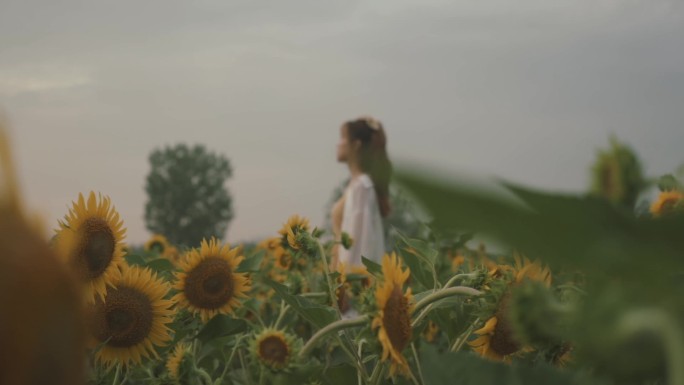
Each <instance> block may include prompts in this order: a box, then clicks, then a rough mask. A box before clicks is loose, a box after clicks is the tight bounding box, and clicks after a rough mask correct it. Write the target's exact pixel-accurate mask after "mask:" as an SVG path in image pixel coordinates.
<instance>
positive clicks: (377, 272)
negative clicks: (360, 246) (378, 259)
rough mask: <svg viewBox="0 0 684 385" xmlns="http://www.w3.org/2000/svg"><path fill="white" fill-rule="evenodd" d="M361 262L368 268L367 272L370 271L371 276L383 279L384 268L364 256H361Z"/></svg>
mask: <svg viewBox="0 0 684 385" xmlns="http://www.w3.org/2000/svg"><path fill="white" fill-rule="evenodd" d="M361 262H363V265H364V266H366V270H368V272H369V273H370V274H371V275H373V276H375V277H382V266H380V265H379V264H377V263H375V262H374V261H371V260H370V259H368V258H366V257H364V256H361Z"/></svg>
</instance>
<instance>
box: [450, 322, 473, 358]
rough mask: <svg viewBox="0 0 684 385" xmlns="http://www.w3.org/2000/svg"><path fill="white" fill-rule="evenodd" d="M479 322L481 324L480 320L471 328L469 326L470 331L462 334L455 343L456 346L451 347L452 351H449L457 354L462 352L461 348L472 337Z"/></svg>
mask: <svg viewBox="0 0 684 385" xmlns="http://www.w3.org/2000/svg"><path fill="white" fill-rule="evenodd" d="M478 322H480V319H479V318H477V319H475V322H473V323H472V324H470V326H468V329H467V330H466V331H465V332H464V333H463V334H461V335H460V336H459V337H458V338H457V339H456V341H454V344H453V345H452V346H451V349H449V351H452V352H457V351H459V350H461V347H462V346H463V344H464V343H465V342H466V341H467V340H468V337H470V335H471V334H473V329H475V325H477V323H478Z"/></svg>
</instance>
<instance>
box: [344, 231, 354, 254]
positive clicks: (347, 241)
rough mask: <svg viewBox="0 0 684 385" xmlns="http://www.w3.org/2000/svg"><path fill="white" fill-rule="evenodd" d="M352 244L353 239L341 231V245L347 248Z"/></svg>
mask: <svg viewBox="0 0 684 385" xmlns="http://www.w3.org/2000/svg"><path fill="white" fill-rule="evenodd" d="M353 244H354V240H353V239H352V238H351V237H350V236H349V234H347V233H346V232H344V231H343V232H342V247H344V248H345V249H347V250H349V249H350V248H351V247H352V245H353Z"/></svg>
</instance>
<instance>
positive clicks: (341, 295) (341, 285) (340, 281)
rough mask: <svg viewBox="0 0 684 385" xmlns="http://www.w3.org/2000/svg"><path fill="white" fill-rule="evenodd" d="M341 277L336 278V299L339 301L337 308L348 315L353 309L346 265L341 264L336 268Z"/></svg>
mask: <svg viewBox="0 0 684 385" xmlns="http://www.w3.org/2000/svg"><path fill="white" fill-rule="evenodd" d="M336 270H337V272H338V273H339V275H338V276H337V278H336V283H337V287H336V288H335V297H336V299H337V308H338V309H340V311H341V312H342V313H346V312H347V310H349V308H350V307H351V304H350V302H349V301H350V296H351V293H350V289H351V285H350V284H349V282H347V269H346V267H345V265H344V263H341V262H340V263H339V264H338V265H337V268H336Z"/></svg>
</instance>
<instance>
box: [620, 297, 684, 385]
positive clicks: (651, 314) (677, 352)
mask: <svg viewBox="0 0 684 385" xmlns="http://www.w3.org/2000/svg"><path fill="white" fill-rule="evenodd" d="M643 331H648V332H651V333H653V334H655V335H657V336H658V337H660V339H661V343H662V344H663V346H664V348H665V349H664V350H665V353H666V355H667V358H666V360H667V366H668V377H669V380H670V381H669V382H668V383H669V384H671V385H684V365H682V362H684V333H682V330H681V329H680V328H679V326H678V325H677V322H676V321H675V320H673V319H672V317H671V316H670V315H669V314H668V313H666V312H665V311H663V310H661V309H649V308H646V309H639V310H632V311H630V312H628V313H627V314H625V315H623V316H622V318H621V319H620V321H619V322H618V332H620V333H622V334H623V335H624V336H625V337H629V336H632V335H634V334H637V333H639V332H643Z"/></svg>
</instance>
